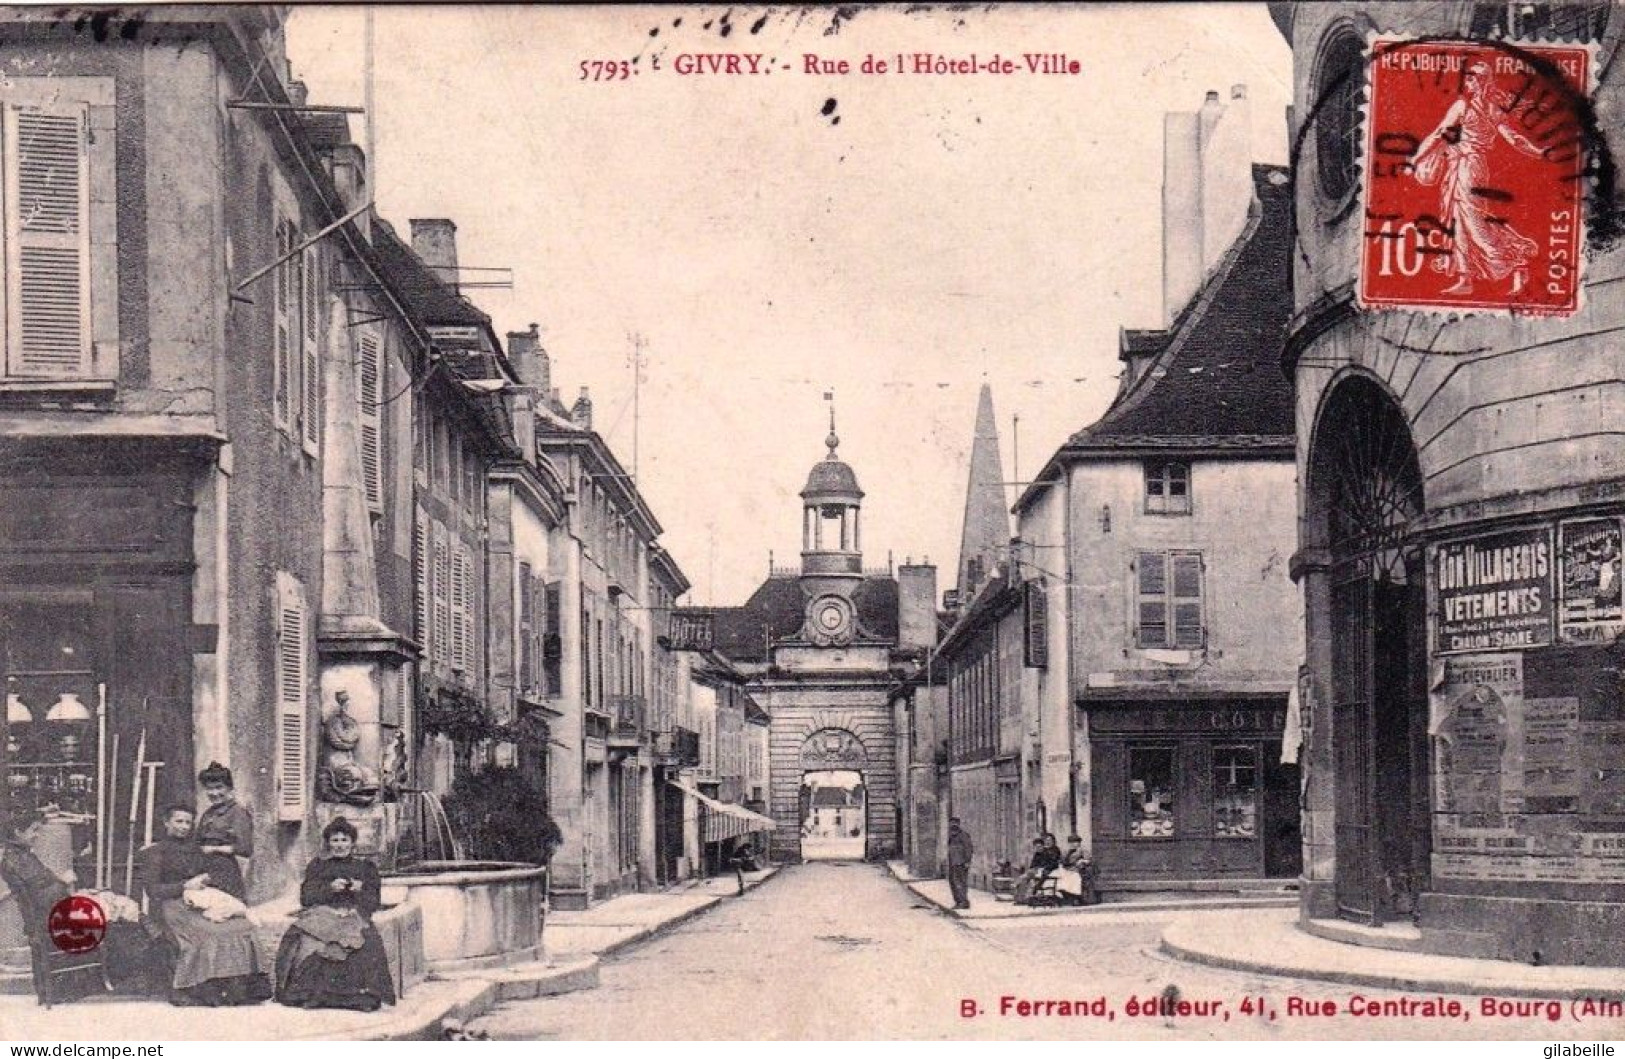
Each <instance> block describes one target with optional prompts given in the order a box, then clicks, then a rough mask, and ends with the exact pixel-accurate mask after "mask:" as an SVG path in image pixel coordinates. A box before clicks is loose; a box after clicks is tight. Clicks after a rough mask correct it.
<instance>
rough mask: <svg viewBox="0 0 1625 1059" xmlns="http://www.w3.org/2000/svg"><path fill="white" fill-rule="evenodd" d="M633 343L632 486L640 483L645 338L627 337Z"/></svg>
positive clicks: (640, 336) (636, 335) (631, 335)
mask: <svg viewBox="0 0 1625 1059" xmlns="http://www.w3.org/2000/svg"><path fill="white" fill-rule="evenodd" d="M626 337H627V338H628V339H629V340H630V341H631V343H632V484H634V485H636V484H637V481H638V427H639V422H640V414H639V408H638V403H639V402H638V398H639V390H640V389H641V388H642V383H643V347H644V345H645V342H644V338H643V336H642V335H640V334H636V333H633V334H629V335H627V336H626Z"/></svg>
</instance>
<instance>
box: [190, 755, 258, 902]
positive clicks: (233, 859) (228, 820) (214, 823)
mask: <svg viewBox="0 0 1625 1059" xmlns="http://www.w3.org/2000/svg"><path fill="white" fill-rule="evenodd" d="M197 781H198V786H199V787H201V788H202V789H203V800H204V802H206V803H207V807H206V808H205V809H204V810H203V814H202V815H201V816H199V817H198V818H197V844H198V846H199V847H200V848H201V849H202V850H203V852H204V853H205V854H206V855H207V856H208V858H209V866H208V872H209V885H211V886H213V887H214V888H215V889H217V890H224V891H225V892H226V893H228V894H230V895H231V896H233V897H235V898H237V900H239V901H247V900H248V887H247V885H246V884H245V883H244V881H243V866H242V861H239V860H238V858H239V857H241V858H242V860H243V861H246V860H248V859H249V858H251V857H253V856H254V820H253V818H252V817H251V816H249V814H248V810H247V809H245V808H243V807H242V805H240V804H239V803H238V801H237V798H236V794H235V792H234V791H233V789H232V788H233V784H232V779H231V770H230V769H228V768H226V766H224V765H222V764H220V763H219V762H218V761H211V762H209V767H208V768H206V769H204V770H203V771H202V772H199V773H198V774H197Z"/></svg>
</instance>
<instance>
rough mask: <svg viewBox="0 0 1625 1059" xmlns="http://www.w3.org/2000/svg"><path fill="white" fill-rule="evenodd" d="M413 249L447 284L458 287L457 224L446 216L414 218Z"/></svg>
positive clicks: (454, 288) (453, 287) (454, 287)
mask: <svg viewBox="0 0 1625 1059" xmlns="http://www.w3.org/2000/svg"><path fill="white" fill-rule="evenodd" d="M411 223H412V250H413V252H414V253H416V254H417V255H418V257H420V258H422V259H423V263H424V264H425V265H428V266H429V268H430V270H431V271H433V272H434V274H435V276H436V277H437V278H438V279H439V280H440V281H441V282H442V283H444V284H445V285H446V286H448V287H450V288H452V289H453V290H456V289H457V225H455V224H453V223H452V222H451V221H449V220H447V219H446V218H444V217H428V218H423V217H415V218H413V219H412V222H411Z"/></svg>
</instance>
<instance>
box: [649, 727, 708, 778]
mask: <svg viewBox="0 0 1625 1059" xmlns="http://www.w3.org/2000/svg"><path fill="white" fill-rule="evenodd" d="M655 753H656V754H658V755H659V756H660V757H661V758H663V759H665V760H666V761H668V762H670V763H672V764H675V765H681V766H683V767H685V768H692V767H694V766H695V765H698V764H699V763H700V733H698V732H696V731H694V730H693V729H690V728H683V727H681V726H679V727H676V728H673V729H672V730H671V731H669V732H658V733H656V734H655Z"/></svg>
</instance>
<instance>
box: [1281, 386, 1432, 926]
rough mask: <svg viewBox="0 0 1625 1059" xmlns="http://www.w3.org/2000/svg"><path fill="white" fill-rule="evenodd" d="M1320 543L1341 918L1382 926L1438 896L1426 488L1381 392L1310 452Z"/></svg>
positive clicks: (1314, 598) (1316, 597) (1332, 426)
mask: <svg viewBox="0 0 1625 1059" xmlns="http://www.w3.org/2000/svg"><path fill="white" fill-rule="evenodd" d="M1308 479H1309V481H1308V501H1309V503H1308V515H1309V518H1308V523H1307V526H1306V532H1307V534H1308V535H1309V537H1310V538H1311V539H1310V540H1309V541H1307V542H1306V543H1308V544H1310V545H1311V547H1314V548H1316V549H1319V550H1320V551H1321V552H1322V554H1324V555H1325V556H1326V557H1327V561H1328V565H1327V576H1328V584H1327V586H1326V587H1327V591H1325V592H1320V593H1313V594H1312V595H1311V602H1310V606H1311V607H1316V606H1317V605H1318V606H1319V607H1320V608H1321V611H1322V612H1321V613H1319V614H1312V615H1311V629H1315V630H1319V635H1322V636H1326V637H1328V638H1329V646H1330V671H1329V672H1327V673H1323V674H1321V678H1322V679H1321V682H1320V683H1321V686H1322V687H1324V688H1325V689H1326V695H1325V702H1324V703H1322V704H1321V706H1320V710H1321V711H1322V712H1321V718H1320V720H1319V723H1325V721H1327V720H1329V722H1330V725H1331V740H1330V749H1331V772H1332V784H1333V792H1332V793H1333V798H1332V803H1333V816H1334V843H1335V858H1336V859H1335V869H1334V890H1335V894H1336V901H1337V910H1338V914H1339V915H1341V916H1343V917H1346V918H1351V919H1358V920H1363V921H1367V922H1371V923H1376V924H1380V923H1382V922H1384V921H1385V920H1387V919H1390V918H1393V917H1395V916H1397V915H1408V914H1409V913H1410V911H1411V910H1412V909H1413V908H1414V907H1415V901H1416V898H1417V895H1418V894H1419V893H1420V892H1421V891H1423V890H1425V889H1426V888H1427V886H1428V876H1429V858H1430V854H1431V849H1432V820H1431V815H1430V805H1431V800H1430V796H1429V791H1430V788H1429V784H1430V781H1431V776H1430V769H1429V759H1428V733H1427V603H1426V587H1425V586H1426V568H1425V563H1424V561H1423V551H1422V547H1421V545H1420V544H1419V543H1418V542H1417V541H1416V540H1415V538H1414V535H1413V534H1412V530H1413V528H1414V525H1415V522H1416V519H1417V518H1418V517H1419V516H1420V515H1421V514H1422V512H1423V494H1422V475H1421V470H1420V466H1419V463H1418V460H1417V453H1416V447H1415V445H1414V444H1413V442H1412V440H1411V434H1410V429H1409V427H1408V425H1407V424H1406V421H1405V417H1404V414H1403V413H1402V412H1401V410H1400V409H1399V407H1398V406H1397V405H1396V404H1395V403H1394V401H1393V400H1392V399H1391V398H1390V397H1389V396H1388V395H1387V393H1386V392H1384V391H1383V389H1382V388H1381V387H1380V386H1379V385H1378V384H1377V383H1376V382H1374V381H1373V380H1371V379H1368V378H1365V377H1363V376H1351V377H1350V378H1348V379H1346V380H1344V381H1343V382H1341V383H1339V384H1338V385H1337V386H1336V388H1335V389H1333V390H1332V391H1331V393H1330V395H1329V396H1328V397H1327V398H1326V401H1325V404H1324V405H1323V409H1322V412H1321V415H1320V417H1319V421H1318V424H1317V427H1316V430H1315V434H1314V439H1313V442H1312V444H1311V447H1310V452H1309V475H1308Z"/></svg>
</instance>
